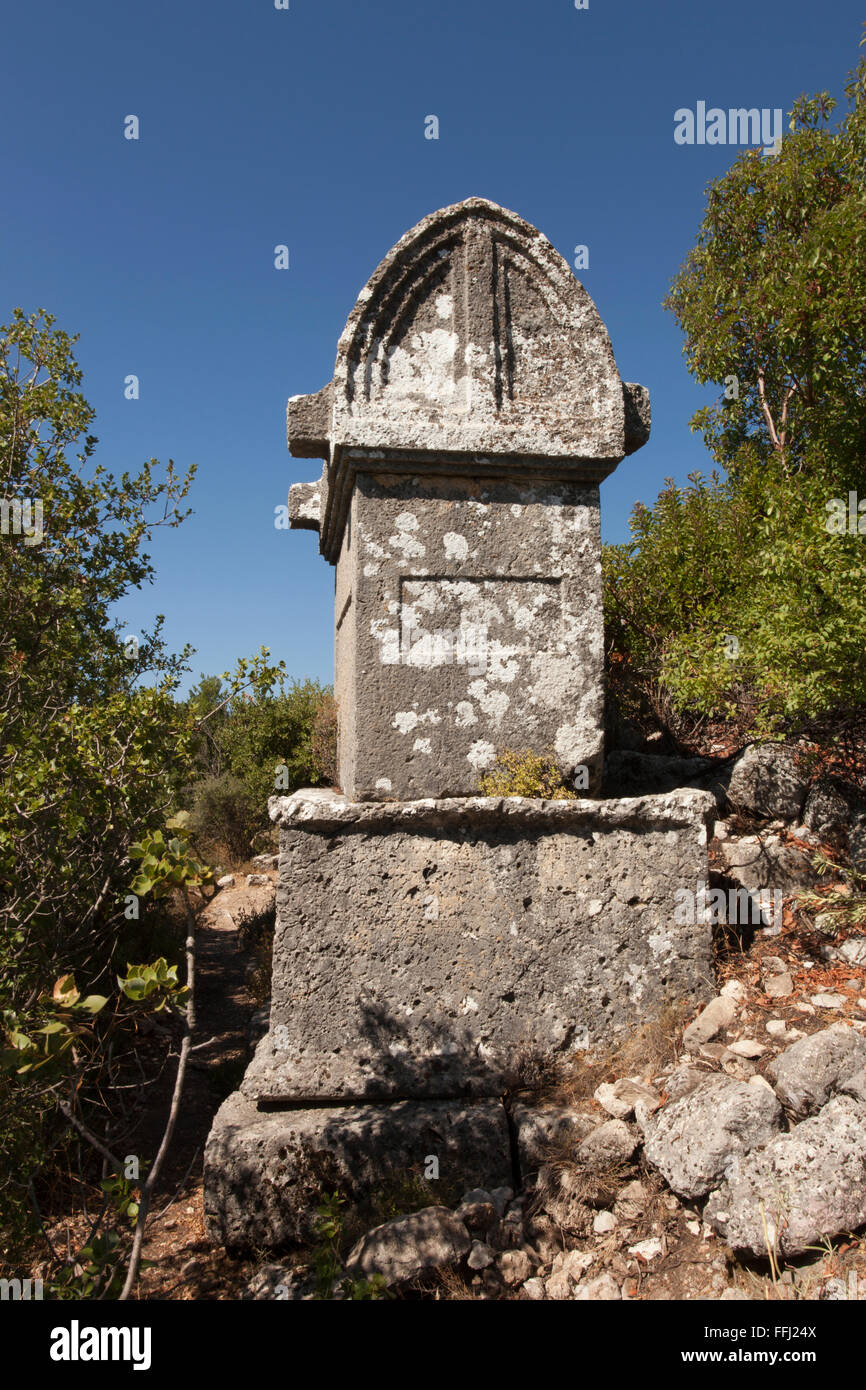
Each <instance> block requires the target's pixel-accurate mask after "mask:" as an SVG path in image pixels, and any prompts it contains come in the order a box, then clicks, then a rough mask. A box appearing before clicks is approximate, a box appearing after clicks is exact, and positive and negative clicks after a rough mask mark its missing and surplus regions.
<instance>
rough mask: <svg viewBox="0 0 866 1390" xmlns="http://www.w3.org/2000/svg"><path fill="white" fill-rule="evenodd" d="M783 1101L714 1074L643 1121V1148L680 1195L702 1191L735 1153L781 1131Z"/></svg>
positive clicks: (697, 1194)
mask: <svg viewBox="0 0 866 1390" xmlns="http://www.w3.org/2000/svg"><path fill="white" fill-rule="evenodd" d="M781 1124H782V1107H781V1106H780V1105H779V1102H778V1100H777V1099H776V1097H775V1096H774V1095H773V1094H772V1093H771V1092H770V1091H769V1090H765V1089H764V1088H760V1089H759V1088H757V1087H754V1086H749V1085H747V1084H746V1083H745V1082H742V1081H735V1080H734V1079H733V1078H732V1077H729V1076H722V1075H718V1074H716V1075H713V1076H710V1077H708V1078H707V1079H706V1080H705V1081H701V1082H700V1084H699V1085H697V1086H696V1087H695V1088H694V1090H692V1091H689V1092H688V1094H687V1095H685V1096H683V1097H682V1098H681V1099H680V1100H677V1101H673V1102H671V1103H670V1104H668V1105H666V1106H665V1107H664V1109H663V1110H660V1111H658V1112H657V1113H656V1114H655V1115H652V1116H651V1117H650V1118H649V1119H648V1120H647V1121H646V1122H645V1124H644V1153H645V1155H646V1157H647V1159H648V1161H649V1162H650V1163H652V1164H653V1165H654V1167H656V1168H658V1170H659V1172H660V1173H661V1174H662V1176H663V1177H664V1178H665V1180H666V1182H667V1183H668V1184H669V1185H670V1186H671V1187H672V1188H673V1190H674V1192H677V1193H679V1194H680V1196H681V1197H689V1198H695V1197H703V1196H705V1195H706V1193H708V1192H709V1191H710V1190H711V1189H712V1188H714V1187H716V1186H717V1185H718V1183H719V1182H720V1181H721V1180H722V1179H723V1178H724V1176H725V1174H726V1173H727V1171H728V1169H729V1168H730V1167H731V1164H732V1163H733V1162H734V1159H735V1158H738V1157H740V1156H741V1155H743V1154H747V1153H749V1152H750V1151H751V1150H752V1149H754V1148H757V1147H758V1146H759V1145H761V1144H766V1143H767V1141H768V1140H770V1139H772V1138H773V1137H774V1136H775V1135H776V1134H777V1133H778V1131H779V1129H780V1127H781Z"/></svg>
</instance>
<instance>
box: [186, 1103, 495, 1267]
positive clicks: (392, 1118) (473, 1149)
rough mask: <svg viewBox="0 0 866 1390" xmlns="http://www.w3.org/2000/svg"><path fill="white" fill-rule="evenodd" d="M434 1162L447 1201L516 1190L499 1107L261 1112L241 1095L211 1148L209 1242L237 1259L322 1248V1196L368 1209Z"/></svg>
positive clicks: (220, 1122) (217, 1126) (226, 1110)
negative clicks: (238, 1253) (311, 1244)
mask: <svg viewBox="0 0 866 1390" xmlns="http://www.w3.org/2000/svg"><path fill="white" fill-rule="evenodd" d="M431 1157H433V1158H436V1159H437V1160H438V1171H439V1181H440V1182H441V1183H442V1187H443V1191H445V1190H447V1191H448V1193H449V1195H450V1194H452V1193H459V1192H460V1191H461V1190H462V1189H463V1188H465V1187H467V1186H468V1185H469V1184H470V1183H474V1182H476V1181H481V1182H483V1183H484V1184H485V1186H486V1187H488V1188H491V1189H493V1188H497V1187H505V1186H508V1185H510V1184H511V1183H512V1182H513V1173H512V1164H511V1148H510V1141H509V1135H508V1124H507V1120H506V1116H505V1110H504V1108H503V1106H502V1104H501V1102H500V1101H498V1100H488V1101H481V1102H479V1103H477V1104H471V1105H463V1104H461V1103H460V1102H451V1101H431V1102H429V1103H424V1104H417V1103H412V1102H405V1101H404V1102H399V1103H397V1104H395V1105H363V1106H335V1107H333V1108H318V1109H293V1110H261V1109H259V1108H258V1107H257V1106H256V1105H255V1104H254V1103H253V1102H251V1101H249V1100H247V1099H246V1098H245V1097H244V1096H243V1095H241V1093H240V1092H237V1091H236V1092H234V1094H233V1095H231V1096H229V1098H228V1099H227V1100H226V1101H224V1102H223V1104H222V1105H221V1107H220V1109H219V1111H218V1112H217V1115H216V1117H215V1119H214V1123H213V1126H212V1128H211V1132H210V1135H209V1136H208V1141H207V1146H206V1148H205V1155H204V1210H205V1225H206V1229H207V1233H208V1238H209V1239H210V1240H211V1241H212V1242H213V1243H214V1244H219V1245H225V1246H228V1247H231V1248H235V1249H255V1248H261V1247H266V1248H279V1247H280V1246H284V1245H289V1244H292V1243H294V1242H297V1241H304V1240H308V1239H310V1238H314V1237H315V1219H316V1212H317V1208H318V1206H319V1205H320V1204H321V1200H322V1192H323V1191H326V1192H334V1191H336V1192H340V1193H342V1194H343V1195H345V1196H347V1197H349V1198H351V1200H352V1201H353V1202H355V1203H364V1202H370V1201H371V1200H372V1199H373V1198H375V1197H376V1195H377V1194H380V1193H381V1191H382V1189H383V1187H385V1186H387V1184H388V1183H400V1184H404V1183H405V1182H406V1180H407V1178H410V1177H412V1176H415V1177H417V1178H422V1177H424V1175H425V1172H427V1171H428V1168H429V1159H430V1158H431Z"/></svg>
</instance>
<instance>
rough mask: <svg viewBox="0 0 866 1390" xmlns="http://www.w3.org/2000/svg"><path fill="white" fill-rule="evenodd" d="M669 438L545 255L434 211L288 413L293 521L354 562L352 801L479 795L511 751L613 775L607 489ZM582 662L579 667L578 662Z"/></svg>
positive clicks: (345, 683)
mask: <svg viewBox="0 0 866 1390" xmlns="http://www.w3.org/2000/svg"><path fill="white" fill-rule="evenodd" d="M649 430H650V409H649V394H648V392H647V391H646V389H645V388H644V387H641V386H637V385H635V384H634V383H623V381H622V380H621V378H620V375H619V372H618V370H617V367H616V362H615V360H614V355H613V351H612V349H611V344H610V340H609V338H608V334H607V330H606V329H605V327H604V324H603V322H602V320H601V318H600V316H599V313H598V310H597V309H596V307H595V305H594V304H593V302H592V300H591V299H590V297H589V295H588V294H587V293H586V290H585V289H584V288H583V286H582V285H581V284H580V283H579V282H578V281H577V280H576V279H575V277H574V275H573V274H572V271H571V269H570V267H569V266H568V264H567V263H566V262H565V260H563V258H562V257H561V256H560V255H559V253H558V252H556V251H555V250H554V248H553V247H552V246H551V245H550V243H549V242H548V241H547V239H546V238H545V237H544V236H542V234H541V233H540V232H539V231H537V230H536V228H534V227H531V226H530V225H529V224H528V223H526V222H524V221H523V220H522V219H521V218H519V217H517V216H515V214H514V213H511V212H508V211H507V210H506V209H504V208H501V207H498V206H497V205H496V204H495V203H491V202H488V201H487V200H485V199H482V198H470V199H467V200H466V201H465V202H463V203H459V204H456V205H454V206H452V207H447V208H442V209H441V210H440V211H439V212H436V213H434V214H432V215H431V216H430V217H427V218H425V219H424V220H423V221H422V222H420V223H419V224H418V225H417V226H416V227H414V228H412V230H411V231H409V232H407V234H406V235H405V236H404V237H402V238H401V240H400V241H399V242H398V243H397V244H396V246H394V247H393V248H392V250H391V251H390V252H389V253H388V255H387V256H386V257H385V258H384V260H383V261H382V263H381V264H380V266H379V267H378V269H377V270H376V271H375V273H374V275H373V276H372V277H371V279H370V281H369V282H368V284H367V285H366V286H365V288H364V289H363V290H362V291H361V294H360V296H359V298H358V302H357V304H356V305H355V308H354V309H353V311H352V313H351V314H350V316H349V319H348V322H347V324H346V327H345V329H344V331H343V334H342V336H341V338H340V342H339V344H338V348H337V360H336V364H335V368H334V377H333V380H332V381H331V382H330V383H329V384H328V385H327V386H326V387H323V388H322V390H321V391H319V392H317V393H316V394H315V395H312V396H300V397H293V398H292V399H291V400H290V401H289V405H288V412H287V432H288V440H289V447H290V449H291V451H292V453H293V454H295V455H296V456H301V457H314V458H322V459H325V460H326V465H325V469H324V470H323V473H322V477H321V478H320V480H319V481H318V482H317V483H305V484H298V485H295V486H294V487H293V488H292V489H291V492H290V496H289V516H290V523H291V525H292V526H297V527H301V528H307V529H310V528H315V529H319V531H320V544H321V550H322V553H323V555H325V557H326V558H327V559H328V560H330V561H331V562H332V563H333V564H335V565H336V567H337V576H336V602H335V623H336V672H335V695H336V697H337V701H338V709H339V714H338V745H339V747H338V762H339V780H340V785H341V786H342V787H343V788H344V789H345V790H346V791H347V792H348V793H349V794H350V795H352V796H353V797H355V798H357V799H368V798H373V799H375V798H379V799H386V798H388V797H398V798H403V799H408V798H417V797H424V796H438V797H442V796H461V795H471V794H472V792H474V791H475V790H477V787H478V778H479V775H480V774H481V773H482V772H483V771H484V769H485V768H486V767H487V766H489V764H490V762H491V761H492V759H493V756H494V753H495V748H496V746H497V745H499V746H500V747H502V746H509V745H511V746H513V745H514V743H515V740H516V739H517V738H518V735H519V741H520V746H522V747H527V746H531V747H533V748H534V749H535V750H536V751H537V752H546V751H548V750H551V749H552V750H553V751H554V753H555V756H556V758H557V759H558V761H559V763H560V766H561V767H562V769H563V770H564V771H565V772H567V773H573V772H574V771H575V769H577V768H582V769H584V771H585V775H586V777H587V778H588V781H583V782H582V783H581V784H580V785H582V786H583V787H586V788H588V789H590V790H596V789H597V788H598V786H599V784H600V777H601V769H602V761H603V714H604V711H603V696H602V664H603V628H602V613H601V574H600V556H601V549H600V547H601V542H600V531H599V514H598V485H599V483H600V481H601V480H602V479H603V478H605V477H607V476H608V475H609V474H610V473H611V472H612V471H613V469H614V468H615V467H616V465H617V463H618V462H619V461H620V460H621V459H622V457H623V456H624V455H625V454H627V453H631V452H633V450H635V449H638V448H640V447H641V445H642V444H644V443H645V442H646V439H647V438H648V436H649ZM576 652H579V653H580V659H579V660H575V653H576Z"/></svg>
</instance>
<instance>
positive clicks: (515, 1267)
mask: <svg viewBox="0 0 866 1390" xmlns="http://www.w3.org/2000/svg"><path fill="white" fill-rule="evenodd" d="M496 1265H497V1268H498V1269H499V1272H500V1274H501V1275H502V1277H503V1279H504V1280H505V1282H506V1284H508V1285H509V1286H511V1287H512V1288H513V1287H514V1286H516V1285H517V1284H523V1283H525V1282H526V1280H527V1279H528V1278H529V1276H530V1275H531V1274H532V1261H531V1260H530V1258H529V1256H528V1255H527V1253H526V1251H525V1250H503V1252H502V1254H501V1255H499V1256H497V1260H496Z"/></svg>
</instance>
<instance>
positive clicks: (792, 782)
mask: <svg viewBox="0 0 866 1390" xmlns="http://www.w3.org/2000/svg"><path fill="white" fill-rule="evenodd" d="M808 788H809V778H808V775H807V773H806V772H805V770H804V769H803V768H802V767H801V766H800V764H799V763H798V761H797V758H796V756H795V753H794V750H793V749H792V748H784V747H782V746H781V745H779V744H776V743H765V744H752V745H751V747H749V748H747V749H746V751H745V753H743V755H742V757H740V758H738V759H737V762H736V763H735V765H734V770H733V772H732V773H731V780H730V782H729V784H728V800H729V802H730V803H731V805H732V806H734V807H735V808H738V809H742V810H746V811H751V812H752V814H753V815H756V816H760V817H762V818H766V819H767V820H774V819H776V818H777V817H778V818H780V819H781V820H799V818H800V813H801V811H802V809H803V805H804V803H805V800H806V794H807V792H808Z"/></svg>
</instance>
